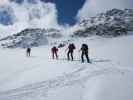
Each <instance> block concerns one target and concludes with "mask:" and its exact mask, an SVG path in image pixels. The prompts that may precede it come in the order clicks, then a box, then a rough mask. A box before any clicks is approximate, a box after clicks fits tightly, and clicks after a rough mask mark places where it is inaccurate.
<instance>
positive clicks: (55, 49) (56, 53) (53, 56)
mask: <svg viewBox="0 0 133 100" xmlns="http://www.w3.org/2000/svg"><path fill="white" fill-rule="evenodd" d="M51 52H52V58H53V59H55V57H56V59H58V48H57V47H56V46H54V47H52V48H51Z"/></svg>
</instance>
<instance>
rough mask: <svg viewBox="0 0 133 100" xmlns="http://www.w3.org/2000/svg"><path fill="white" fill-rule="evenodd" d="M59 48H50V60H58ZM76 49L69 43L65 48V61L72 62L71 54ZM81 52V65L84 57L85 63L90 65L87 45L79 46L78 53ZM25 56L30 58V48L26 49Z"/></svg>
mask: <svg viewBox="0 0 133 100" xmlns="http://www.w3.org/2000/svg"><path fill="white" fill-rule="evenodd" d="M58 48H59V47H56V46H53V47H52V48H51V53H52V58H53V59H57V60H58V58H59V56H58V51H59V49H58ZM75 49H76V47H75V45H74V43H70V44H69V45H68V47H67V49H66V51H67V60H68V61H69V60H71V61H73V60H74V56H73V54H74V50H75ZM80 51H81V52H82V54H81V61H82V63H84V57H86V59H87V62H88V63H90V59H89V55H88V52H89V48H88V45H87V44H82V46H81V48H80V50H79V52H80ZM26 55H27V56H30V55H31V48H29V47H28V48H27V50H26Z"/></svg>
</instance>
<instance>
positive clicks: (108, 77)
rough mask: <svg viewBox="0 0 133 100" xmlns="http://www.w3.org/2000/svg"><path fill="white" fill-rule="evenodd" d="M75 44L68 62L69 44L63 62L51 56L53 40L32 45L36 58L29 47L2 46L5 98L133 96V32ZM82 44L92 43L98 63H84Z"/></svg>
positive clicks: (0, 97) (108, 99) (0, 80)
mask: <svg viewBox="0 0 133 100" xmlns="http://www.w3.org/2000/svg"><path fill="white" fill-rule="evenodd" d="M63 40H64V39H62V41H63ZM60 41H61V40H60ZM52 42H53V41H51V44H52ZM54 42H59V40H54ZM70 42H74V43H75V44H76V51H75V60H74V61H73V62H71V61H67V60H66V52H65V49H66V48H67V47H64V48H61V49H59V53H60V55H59V60H52V59H51V51H50V49H51V45H50V44H49V45H47V46H41V47H38V48H32V56H31V57H26V55H25V50H24V49H2V48H1V49H0V57H1V62H0V100H132V99H133V77H132V76H133V68H132V67H133V62H132V59H133V53H132V51H133V46H132V42H133V36H132V35H130V36H123V37H119V38H102V37H89V38H76V39H73V40H72V41H70ZM82 43H87V44H88V45H89V47H90V51H89V52H90V58H91V61H92V64H88V63H81V61H80V53H79V52H78V50H79V48H80V46H81V44H82Z"/></svg>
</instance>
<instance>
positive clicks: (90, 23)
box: [73, 9, 133, 37]
mask: <svg viewBox="0 0 133 100" xmlns="http://www.w3.org/2000/svg"><path fill="white" fill-rule="evenodd" d="M78 27H79V28H78V29H77V30H76V31H75V32H74V34H73V35H74V36H82V37H86V36H89V35H99V36H119V35H125V34H127V33H128V31H133V10H132V9H125V10H119V9H112V10H109V11H107V12H105V13H101V14H98V15H97V16H95V17H91V18H88V19H85V20H82V21H80V22H79V23H78Z"/></svg>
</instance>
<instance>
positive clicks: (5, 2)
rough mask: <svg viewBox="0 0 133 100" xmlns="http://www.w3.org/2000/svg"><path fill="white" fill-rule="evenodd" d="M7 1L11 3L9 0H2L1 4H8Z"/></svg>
mask: <svg viewBox="0 0 133 100" xmlns="http://www.w3.org/2000/svg"><path fill="white" fill-rule="evenodd" d="M7 3H9V1H8V0H0V5H4V4H7Z"/></svg>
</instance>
